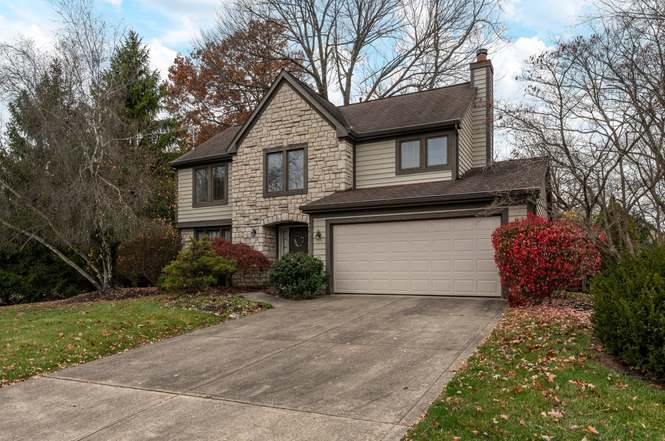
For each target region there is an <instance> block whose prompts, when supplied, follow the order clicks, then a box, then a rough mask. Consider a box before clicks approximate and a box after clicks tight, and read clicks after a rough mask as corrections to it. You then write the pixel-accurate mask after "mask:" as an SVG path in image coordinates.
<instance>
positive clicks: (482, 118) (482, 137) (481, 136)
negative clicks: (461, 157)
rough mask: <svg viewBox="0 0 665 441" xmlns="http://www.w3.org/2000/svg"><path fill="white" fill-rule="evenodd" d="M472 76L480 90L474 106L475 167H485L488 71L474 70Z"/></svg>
mask: <svg viewBox="0 0 665 441" xmlns="http://www.w3.org/2000/svg"><path fill="white" fill-rule="evenodd" d="M471 75H473V81H472V82H473V85H474V86H475V87H476V88H477V89H478V95H477V96H476V100H475V102H474V106H473V167H483V166H484V165H485V164H486V162H487V146H486V143H487V114H486V109H485V105H484V104H485V101H484V100H485V98H484V97H485V89H486V87H487V70H486V69H474V70H472V71H471Z"/></svg>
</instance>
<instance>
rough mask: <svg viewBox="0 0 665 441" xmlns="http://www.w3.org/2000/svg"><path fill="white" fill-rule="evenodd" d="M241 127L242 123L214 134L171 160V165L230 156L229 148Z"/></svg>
mask: <svg viewBox="0 0 665 441" xmlns="http://www.w3.org/2000/svg"><path fill="white" fill-rule="evenodd" d="M241 127H242V126H241V125H237V126H231V127H228V128H226V129H224V130H222V131H221V132H219V133H217V134H216V135H213V136H212V137H211V138H210V139H208V140H207V141H204V142H203V143H201V144H199V145H198V146H197V147H196V148H194V149H193V150H190V151H189V152H187V153H185V154H184V155H182V156H180V157H179V158H178V159H176V160H174V161H171V166H172V167H176V168H177V167H184V166H189V165H196V164H202V163H205V162H210V161H214V160H217V159H220V160H221V159H225V158H227V157H229V156H230V154H229V152H228V149H229V147H230V146H231V140H233V137H234V136H236V134H237V133H238V131H239V130H240V128H241Z"/></svg>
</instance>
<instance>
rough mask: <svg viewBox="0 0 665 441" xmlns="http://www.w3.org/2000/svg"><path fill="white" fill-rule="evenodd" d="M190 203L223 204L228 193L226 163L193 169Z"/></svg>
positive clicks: (204, 204)
mask: <svg viewBox="0 0 665 441" xmlns="http://www.w3.org/2000/svg"><path fill="white" fill-rule="evenodd" d="M193 185H194V188H193V189H192V190H193V191H192V199H193V200H192V205H193V206H194V207H205V206H208V205H224V204H226V203H227V199H228V198H227V195H228V167H227V164H214V165H206V166H203V167H196V168H195V169H194V176H193Z"/></svg>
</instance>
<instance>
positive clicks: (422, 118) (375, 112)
mask: <svg viewBox="0 0 665 441" xmlns="http://www.w3.org/2000/svg"><path fill="white" fill-rule="evenodd" d="M288 76H289V78H290V79H291V80H294V81H297V82H298V83H299V84H300V85H301V86H302V88H303V89H304V90H305V92H306V93H307V94H309V95H310V97H311V98H312V99H313V100H314V101H315V102H316V103H317V104H318V105H319V106H321V107H323V108H325V109H326V111H327V112H328V113H330V115H332V116H333V118H335V119H336V120H337V121H338V122H339V123H340V124H341V125H342V126H344V127H346V128H347V129H348V131H349V132H350V133H351V134H352V135H353V136H357V137H359V138H362V137H369V136H372V135H378V134H384V133H388V132H391V131H398V130H401V129H408V128H414V129H416V128H418V127H427V126H435V125H437V124H445V123H452V122H454V121H458V120H460V119H462V116H463V115H464V112H466V109H468V108H469V106H470V105H471V103H472V102H473V100H474V98H475V96H476V89H475V88H474V87H472V86H471V84H470V83H461V84H455V85H452V86H447V87H440V88H437V89H430V90H425V91H421V92H413V93H407V94H404V95H397V96H393V97H388V98H381V99H377V100H372V101H364V102H362V103H355V104H349V105H347V106H335V105H334V104H332V103H331V102H330V101H328V100H327V99H325V98H323V97H322V96H321V95H319V94H318V93H316V92H315V91H314V90H313V89H312V88H311V87H309V86H308V85H307V84H305V83H303V82H302V81H300V80H298V79H297V78H295V77H294V76H292V75H288ZM241 128H242V126H233V127H229V128H227V129H225V130H223V131H221V132H220V133H218V134H216V135H215V136H213V137H212V138H210V139H208V140H207V141H205V142H204V143H202V144H200V145H199V146H197V147H196V148H195V149H193V150H192V151H190V152H188V153H185V154H184V155H182V156H181V157H179V158H178V159H176V160H175V161H172V162H171V165H172V166H174V167H182V166H185V165H191V164H195V163H198V162H204V161H206V160H214V159H217V158H219V157H223V156H224V155H226V154H227V153H230V152H229V149H230V148H231V143H232V141H233V139H234V137H235V136H236V134H237V133H238V132H239V131H240V130H241Z"/></svg>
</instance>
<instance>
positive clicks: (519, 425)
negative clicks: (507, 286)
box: [405, 307, 665, 441]
mask: <svg viewBox="0 0 665 441" xmlns="http://www.w3.org/2000/svg"><path fill="white" fill-rule="evenodd" d="M588 315H589V314H588V313H584V312H579V311H575V310H573V309H572V308H553V307H534V308H523V309H516V310H511V311H509V312H508V313H507V314H506V316H505V317H504V319H503V320H502V322H501V323H500V325H499V327H498V328H497V329H496V330H495V331H494V333H493V334H492V336H491V337H490V338H489V339H488V340H487V341H486V342H485V343H484V344H483V345H482V346H481V348H480V349H479V351H478V353H477V354H476V355H474V356H473V357H472V358H471V359H469V361H468V363H467V366H466V367H465V369H463V370H461V371H460V372H458V373H457V375H455V377H454V378H453V379H452V380H451V381H450V383H449V384H448V386H447V387H446V389H445V391H444V393H443V395H442V396H441V397H440V398H439V399H438V400H437V401H436V402H435V403H434V404H432V406H431V407H430V408H429V410H428V412H427V415H426V416H425V417H424V419H423V420H422V421H421V422H420V423H419V424H417V425H416V426H415V427H413V428H412V429H411V430H410V431H409V433H408V434H407V436H406V437H405V439H407V440H456V439H460V440H468V439H484V440H545V441H547V440H552V441H555V440H576V441H580V440H583V439H585V438H586V440H588V441H591V440H594V439H597V440H657V441H663V440H665V391H664V390H663V389H662V388H660V387H658V386H655V385H653V384H651V383H648V382H645V381H642V380H640V379H638V378H635V377H632V376H630V375H626V374H623V373H620V372H618V371H616V370H614V369H612V368H610V367H607V366H606V364H604V363H603V362H602V361H601V359H600V357H599V351H598V350H597V349H598V348H595V347H594V346H593V342H592V338H591V329H590V325H589V317H588Z"/></svg>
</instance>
